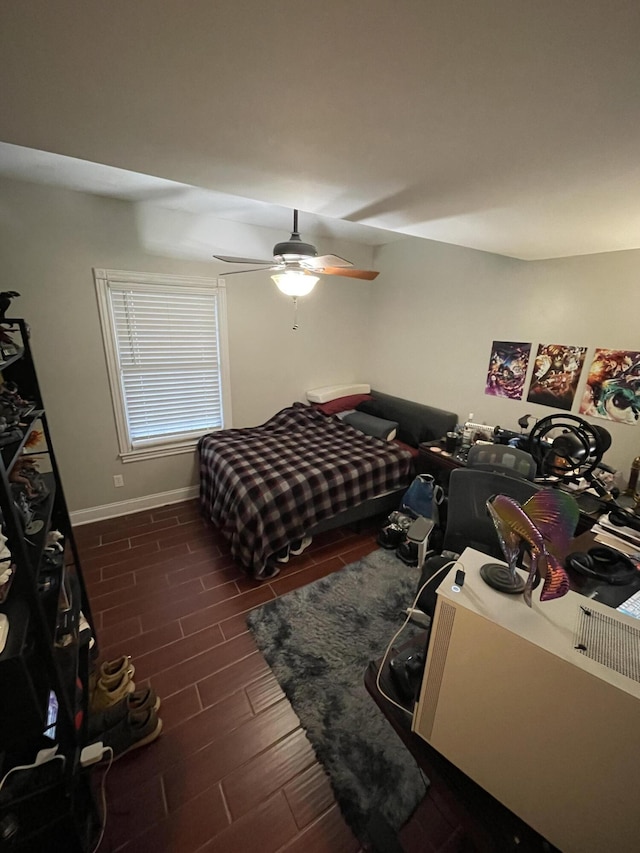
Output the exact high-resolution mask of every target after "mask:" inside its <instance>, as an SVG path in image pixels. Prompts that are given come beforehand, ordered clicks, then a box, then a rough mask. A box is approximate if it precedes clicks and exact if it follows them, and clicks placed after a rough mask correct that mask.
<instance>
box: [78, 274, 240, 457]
mask: <svg viewBox="0 0 640 853" xmlns="http://www.w3.org/2000/svg"><path fill="white" fill-rule="evenodd" d="M93 273H94V278H95V282H96V290H97V294H98V305H99V310H100V322H101V324H102V335H103V338H104V345H105V353H106V357H107V368H108V371H109V381H110V384H111V396H112V398H113V407H114V413H115V419H116V429H117V432H118V442H119V445H120V456H121V458H122V461H123V462H135V461H138V460H140V459H147V458H150V457H157V456H168V455H171V454H174V453H186V452H188V451H190V450H192V449H193V448H194V447H195V445H196V443H197V440H198V438H199V437H200V436H201V435H203V434H204V433H205V432H211V431H212V430H215V429H222V428H224V427H225V426H229V425H230V414H231V410H230V402H229V380H228V357H227V345H226V307H225V290H224V284H223V283H222V282H220V283H218V282H217V281H215V280H210V279H203V278H183V277H181V276H167V275H155V274H152V273H134V272H121V271H118V270H100V269H95V270H94V271H93Z"/></svg>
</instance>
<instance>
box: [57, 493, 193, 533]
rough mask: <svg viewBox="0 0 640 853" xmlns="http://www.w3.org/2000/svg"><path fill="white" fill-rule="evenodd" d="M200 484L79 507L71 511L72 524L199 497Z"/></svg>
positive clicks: (100, 519)
mask: <svg viewBox="0 0 640 853" xmlns="http://www.w3.org/2000/svg"><path fill="white" fill-rule="evenodd" d="M198 491H199V487H198V486H187V487H185V488H184V489H173V490H172V491H170V492H160V493H159V494H157V495H145V496H144V497H142V498H131V499H130V500H128V501H118V502H117V503H113V504H104V506H93V507H89V509H78V510H75V511H74V512H70V513H69V517H70V519H71V524H72V525H73V526H74V527H75V526H77V525H80V524H89V523H90V522H91V521H102V520H104V519H105V518H116V517H117V516H119V515H130V514H131V513H132V512H140V511H141V510H144V509H155V508H157V507H159V506H166V504H176V503H180V501H188V500H191V499H192V498H197V497H198Z"/></svg>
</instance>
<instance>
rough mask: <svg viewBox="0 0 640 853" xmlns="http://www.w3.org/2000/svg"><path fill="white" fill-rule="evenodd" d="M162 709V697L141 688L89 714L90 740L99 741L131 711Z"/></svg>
mask: <svg viewBox="0 0 640 853" xmlns="http://www.w3.org/2000/svg"><path fill="white" fill-rule="evenodd" d="M159 708H160V697H159V696H158V694H157V693H156V692H155V690H154V689H153V688H151V687H141V688H140V689H139V690H134V692H133V693H127V695H126V696H125V697H124V698H123V699H121V700H120V701H119V702H116V704H115V705H110V706H109V707H108V708H103V709H102V710H100V711H92V712H90V713H89V723H88V728H89V740H90V741H92V740H97V739H98V738H99V737H100V735H101V734H102V733H103V732H106V731H107V730H108V729H110V728H113V726H115V725H117V724H118V723H119V722H120V721H121V720H122V718H123V717H126V716H127V714H129V713H130V712H131V711H148V710H153V711H158V709H159Z"/></svg>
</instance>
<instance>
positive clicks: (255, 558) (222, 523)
mask: <svg viewBox="0 0 640 853" xmlns="http://www.w3.org/2000/svg"><path fill="white" fill-rule="evenodd" d="M198 451H199V454H200V505H201V508H202V510H203V512H204V513H205V514H207V515H208V516H209V517H210V518H211V520H212V521H213V522H214V524H216V525H217V527H218V528H219V529H220V530H221V532H222V533H223V534H224V536H225V537H226V538H227V539H228V540H229V542H230V544H231V553H232V555H233V557H234V559H236V560H238V561H239V562H240V563H242V565H244V566H246V568H247V569H249V570H250V571H251V572H252V574H253V575H254V576H255V577H260V576H261V575H262V573H263V572H264V569H265V566H266V564H267V560H268V558H269V557H270V556H271V555H272V554H275V553H276V552H277V551H280V550H281V549H283V548H285V547H286V546H287V545H289V544H290V543H291V542H293V541H294V540H296V539H301V538H302V536H303V535H304V533H305V532H306V531H307V530H309V528H310V527H312V525H314V524H316V523H317V522H319V521H322V520H323V519H325V518H330V517H331V516H333V515H336V513H339V512H341V511H342V510H345V509H347V508H349V507H352V506H356V505H357V504H360V503H362V502H363V501H366V500H368V499H370V498H374V497H377V496H379V495H382V494H384V493H386V492H389V491H392V490H394V489H400V488H402V487H403V486H405V485H408V484H409V481H410V479H411V470H412V467H411V466H412V458H411V455H410V454H409V453H408V452H407V451H406V450H402V449H401V448H400V447H398V446H397V445H395V444H393V443H390V442H385V441H382V440H381V439H378V438H373V437H371V436H367V435H365V434H364V433H362V432H360V431H359V430H357V429H355V428H354V427H351V426H349V425H347V424H345V423H343V422H342V421H341V420H339V419H337V418H331V417H327V416H326V415H324V414H322V413H321V412H318V411H317V410H316V409H314V408H312V407H310V406H305V405H303V404H302V403H295V404H294V405H293V406H292V407H290V408H287V409H283V410H282V411H281V412H278V414H276V415H274V416H273V417H272V418H271V419H270V420H268V421H267V422H266V423H265V424H263V425H262V426H258V427H250V428H245V429H228V430H222V431H221V432H215V433H211V434H209V435H205V436H203V438H201V439H200V442H199V444H198Z"/></svg>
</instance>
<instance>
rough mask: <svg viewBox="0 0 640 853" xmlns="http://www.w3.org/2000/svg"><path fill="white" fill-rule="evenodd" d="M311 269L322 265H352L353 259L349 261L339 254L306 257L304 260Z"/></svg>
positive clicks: (305, 264)
mask: <svg viewBox="0 0 640 853" xmlns="http://www.w3.org/2000/svg"><path fill="white" fill-rule="evenodd" d="M302 263H303V265H304V266H308V267H309V269H315V270H317V269H320V267H352V266H353V264H352V263H351V261H347V260H345V259H344V258H341V257H339V256H338V255H318V257H316V258H305V259H304V261H302Z"/></svg>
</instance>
